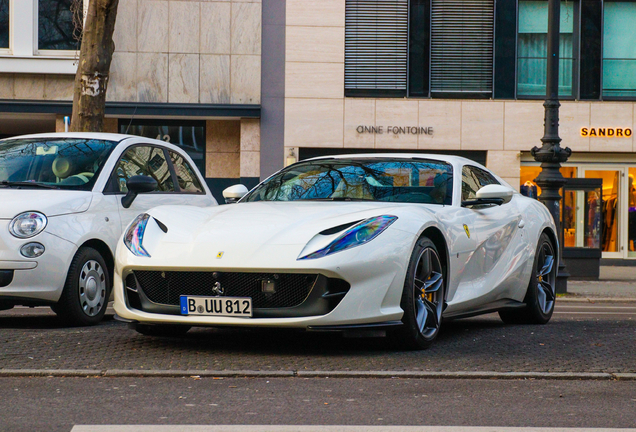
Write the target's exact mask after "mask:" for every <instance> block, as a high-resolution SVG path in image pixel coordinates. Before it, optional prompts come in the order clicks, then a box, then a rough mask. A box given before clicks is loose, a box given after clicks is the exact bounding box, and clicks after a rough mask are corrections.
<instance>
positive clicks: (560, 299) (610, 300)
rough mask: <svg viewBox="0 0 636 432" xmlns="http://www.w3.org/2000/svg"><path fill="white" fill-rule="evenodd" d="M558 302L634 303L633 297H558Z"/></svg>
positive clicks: (635, 299) (635, 300)
mask: <svg viewBox="0 0 636 432" xmlns="http://www.w3.org/2000/svg"><path fill="white" fill-rule="evenodd" d="M556 301H557V304H558V303H561V302H566V303H568V302H572V303H634V302H636V298H633V297H625V298H620V297H557V299H556Z"/></svg>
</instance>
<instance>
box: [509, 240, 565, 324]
mask: <svg viewBox="0 0 636 432" xmlns="http://www.w3.org/2000/svg"><path fill="white" fill-rule="evenodd" d="M556 256H557V255H556V253H555V249H554V245H553V244H552V241H551V240H550V238H549V237H548V236H547V235H546V234H545V233H543V234H541V237H539V243H538V244H537V251H536V253H535V257H534V264H533V266H532V274H531V276H530V283H529V284H528V291H527V293H526V297H525V299H524V303H525V304H526V307H525V308H523V309H508V310H502V311H499V316H500V317H501V319H502V320H503V322H505V323H509V324H546V323H547V322H548V321H550V318H551V317H552V313H553V312H554V302H555V300H556V272H557V262H556Z"/></svg>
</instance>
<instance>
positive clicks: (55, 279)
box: [0, 220, 77, 306]
mask: <svg viewBox="0 0 636 432" xmlns="http://www.w3.org/2000/svg"><path fill="white" fill-rule="evenodd" d="M7 224H8V221H6V220H2V221H0V303H2V304H5V305H29V306H35V305H47V304H52V303H55V302H57V301H58V300H59V298H60V295H61V294H62V289H63V288H64V283H65V281H66V275H67V272H68V266H69V263H70V261H71V259H72V257H73V255H74V254H75V252H76V251H77V247H76V246H75V245H74V244H73V243H71V242H68V241H66V240H63V239H61V238H59V237H57V236H54V235H52V234H49V233H47V232H46V231H45V232H43V233H41V234H38V235H37V236H35V237H32V238H29V239H17V238H15V237H13V236H11V234H9V232H8V230H7V227H6V225H7ZM33 241H36V242H39V243H41V244H43V245H44V247H45V252H44V254H43V255H42V256H40V257H39V258H34V259H28V258H24V257H23V256H22V255H20V252H19V250H20V248H21V247H22V246H23V245H24V244H26V243H30V242H33Z"/></svg>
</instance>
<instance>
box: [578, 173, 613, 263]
mask: <svg viewBox="0 0 636 432" xmlns="http://www.w3.org/2000/svg"><path fill="white" fill-rule="evenodd" d="M585 178H600V179H602V180H603V205H602V209H601V210H602V215H603V235H602V237H601V247H602V249H603V252H618V251H619V249H618V219H619V218H618V197H619V190H620V187H619V186H620V185H619V179H620V171H614V170H611V171H610V170H607V171H605V170H603V171H601V170H599V171H596V170H594V171H592V170H586V171H585Z"/></svg>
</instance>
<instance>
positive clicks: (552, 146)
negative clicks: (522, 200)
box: [531, 0, 572, 293]
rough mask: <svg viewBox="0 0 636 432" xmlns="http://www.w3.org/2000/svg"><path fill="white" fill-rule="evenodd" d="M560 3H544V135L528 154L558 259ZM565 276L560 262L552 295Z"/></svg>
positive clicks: (564, 156)
mask: <svg viewBox="0 0 636 432" xmlns="http://www.w3.org/2000/svg"><path fill="white" fill-rule="evenodd" d="M560 15H561V0H549V1H548V71H547V74H548V80H547V89H546V98H545V103H544V104H543V106H544V107H545V123H544V135H543V138H541V142H542V143H543V145H542V146H541V148H538V147H534V148H533V149H532V151H531V154H532V156H533V157H534V160H536V161H537V162H541V173H539V176H538V177H537V178H536V179H535V180H534V181H535V182H536V183H537V184H538V185H539V186H540V187H541V195H540V196H539V200H540V201H541V202H542V203H543V204H545V206H546V207H547V208H548V210H549V211H550V213H551V214H552V218H554V223H555V224H556V228H557V235H558V236H559V245H560V249H561V253H560V254H559V255H560V256H561V257H562V256H563V231H562V230H561V209H560V207H561V193H560V190H561V188H562V187H563V185H565V183H566V181H567V180H566V179H565V178H563V175H561V171H559V168H561V163H563V162H565V161H567V160H568V158H569V157H570V155H571V154H572V150H570V149H569V148H568V147H566V148H561V146H560V145H559V144H560V143H561V138H559V107H560V106H561V104H560V103H559V33H560V28H559V27H560V23H561V17H560ZM568 276H569V274H568V273H567V271H566V269H565V264H564V263H563V259H561V264H560V265H559V271H558V274H557V282H556V292H557V293H565V292H567V283H568Z"/></svg>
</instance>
